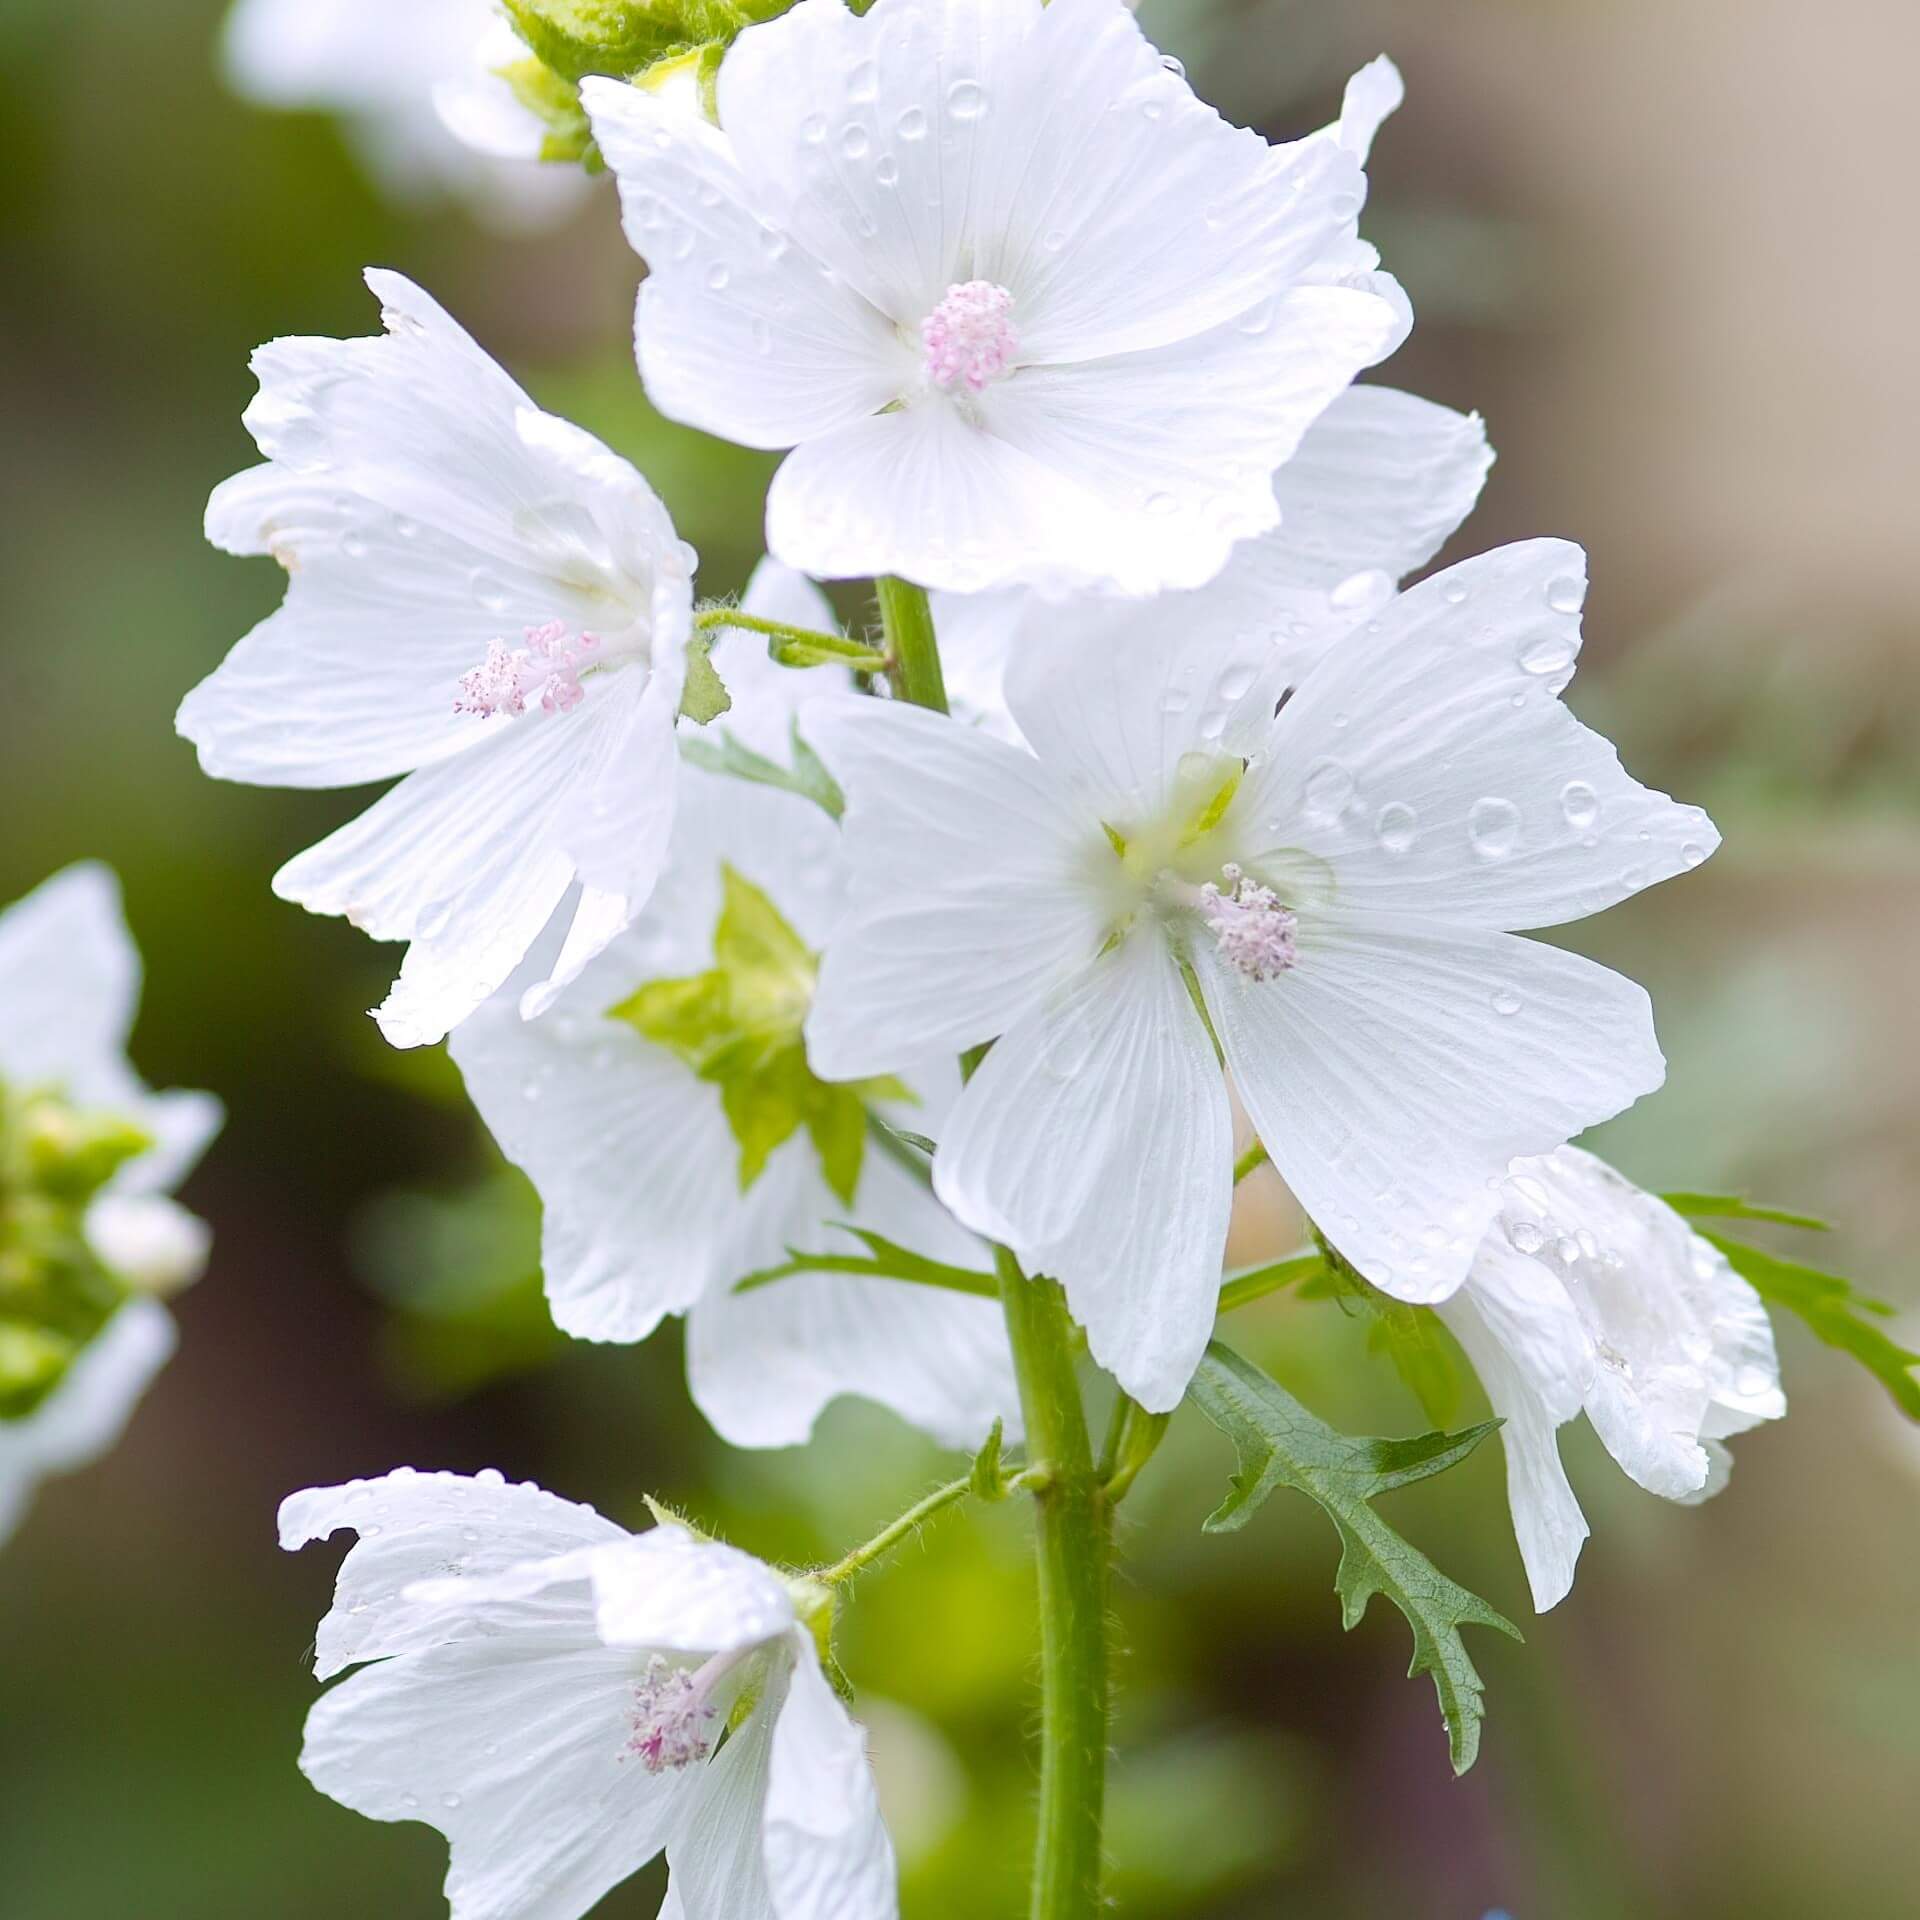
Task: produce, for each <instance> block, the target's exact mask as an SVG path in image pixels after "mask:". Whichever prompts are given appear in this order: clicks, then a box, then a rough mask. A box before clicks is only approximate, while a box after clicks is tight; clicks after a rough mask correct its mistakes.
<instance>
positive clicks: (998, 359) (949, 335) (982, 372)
mask: <svg viewBox="0 0 1920 1920" xmlns="http://www.w3.org/2000/svg"><path fill="white" fill-rule="evenodd" d="M920 343H921V345H922V346H923V347H925V348H926V352H927V378H928V379H929V380H931V381H932V382H933V384H934V385H935V386H936V387H955V386H958V385H959V384H960V383H961V382H962V381H964V382H965V383H966V385H967V386H969V387H970V388H971V389H972V390H973V391H974V392H975V393H978V392H979V391H980V390H981V388H982V387H984V386H985V385H986V384H987V383H988V381H990V380H997V379H998V378H999V377H1000V376H1001V375H1002V374H1003V373H1005V372H1006V370H1007V369H1008V368H1009V367H1010V366H1011V365H1012V364H1013V356H1014V355H1015V354H1016V353H1018V352H1019V351H1020V336H1019V334H1017V333H1016V332H1015V331H1014V328H1013V295H1012V294H1010V293H1009V292H1008V291H1007V290H1006V288H1005V287H996V286H995V285H994V284H993V282H992V281H991V280H967V281H963V282H962V283H961V284H960V285H959V286H957V287H949V288H948V289H947V291H946V293H945V294H944V296H943V297H942V298H941V301H940V304H939V305H938V306H937V307H935V308H934V310H933V311H932V312H931V313H930V314H928V315H927V317H926V318H925V319H924V320H922V321H921V322H920Z"/></svg>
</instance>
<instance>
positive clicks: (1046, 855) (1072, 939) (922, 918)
mask: <svg viewBox="0 0 1920 1920" xmlns="http://www.w3.org/2000/svg"><path fill="white" fill-rule="evenodd" d="M802 729H803V731H804V732H805V734H806V736H807V738H808V739H809V740H810V741H811V742H812V743H813V745H814V746H815V748H816V749H817V750H818V751H819V753H820V755H821V757H822V758H823V759H824V760H825V761H826V763H827V765H828V767H829V768H831V769H832V771H833V773H834V776H835V777H836V778H837V779H838V780H839V782H840V784H841V786H842V787H843V788H844V789H845V791H846V795H847V813H846V819H845V822H844V844H845V851H846V859H847V864H848V868H849V871H850V872H851V874H852V891H851V894H850V897H849V899H848V902H847V907H846V911H845V914H844V916H843V918H842V919H841V921H840V922H839V924H838V926H837V927H836V929H835V933H834V937H833V939H832V941H831V942H830V944H829V945H828V948H827V952H826V957H825V959H824V961H823V962H822V965H821V969H820V980H819V985H818V987H817V989H816V991H815V995H814V1003H813V1011H812V1012H811V1014H810V1015H809V1016H808V1019H807V1052H808V1057H809V1058H810V1059H811V1061H812V1062H813V1067H814V1071H815V1072H817V1073H819V1074H821V1075H823V1076H824V1077H826V1078H827V1079H831V1080H850V1079H858V1078H861V1077H862V1076H865V1075H868V1074H876V1073H891V1072H894V1071H896V1070H897V1069H899V1068H900V1067H902V1066H903V1065H907V1064H910V1063H912V1062H914V1061H916V1060H924V1059H925V1058H927V1057H928V1055H929V1054H933V1053H938V1052H946V1051H957V1050H958V1049H960V1048H962V1047H966V1046H970V1045H972V1044H973V1043H974V1042H976V1041H980V1040H988V1039H991V1038H992V1037H993V1036H994V1035H995V1034H997V1033H999V1032H1001V1031H1002V1030H1004V1029H1005V1028H1006V1027H1007V1026H1008V1025H1009V1024H1011V1022H1012V1021H1013V1020H1014V1019H1015V1018H1017V1017H1018V1016H1019V1014H1020V1013H1021V1012H1022V1010H1023V1009H1025V1008H1027V1007H1030V1006H1032V1005H1034V1004H1035V1003H1036V1002H1037V1001H1038V1000H1040V999H1041V998H1042V997H1043V996H1044V995H1045V994H1046V993H1048V992H1049V991H1050V990H1051V989H1052V988H1053V987H1055V986H1056V985H1058V984H1059V983H1060V982H1061V981H1063V980H1064V979H1066V978H1067V977H1068V976H1069V975H1070V974H1072V973H1073V972H1074V971H1075V970H1076V969H1077V968H1078V967H1079V966H1080V965H1082V964H1083V963H1084V962H1085V961H1086V960H1088V959H1090V958H1091V957H1092V955H1093V954H1095V953H1096V952H1098V950H1099V948H1100V944H1101V942H1102V940H1103V939H1104V938H1105V916H1104V913H1103V911H1102V908H1101V904H1100V901H1099V899H1098V897H1097V895H1096V894H1095V892H1094V890H1093V889H1092V888H1091V887H1090V886H1088V885H1087V884H1086V882H1085V878H1084V876H1085V873H1086V872H1087V871H1088V870H1089V868H1088V866H1087V863H1088V861H1089V859H1090V858H1091V857H1093V856H1094V855H1095V854H1098V855H1100V856H1104V857H1108V858H1110V857H1111V856H1110V853H1109V850H1108V849H1107V847H1106V844H1105V841H1104V839H1103V838H1102V837H1101V835H1100V829H1099V826H1098V824H1097V822H1096V820H1095V819H1094V817H1093V816H1091V815H1089V814H1088V813H1086V812H1085V810H1084V809H1082V808H1080V807H1078V806H1076V804H1075V803H1074V801H1073V798H1072V796H1071V794H1070V793H1069V792H1068V790H1067V788H1066V786H1065V783H1064V782H1062V781H1061V780H1059V779H1058V778H1057V777H1056V776H1054V775H1053V774H1052V773H1050V772H1049V770H1048V769H1047V768H1045V767H1044V766H1042V765H1041V763H1040V762H1039V761H1037V760H1035V759H1034V758H1033V757H1032V755H1030V754H1026V753H1022V752H1021V751H1020V750H1019V749H1018V748H1015V747H1010V746H1007V745H1005V744H1004V743H1002V742H1001V741H998V740H993V739H989V738H988V737H986V736H985V735H983V734H980V733H977V732H975V731H974V730H973V729H971V728H969V727H966V726H964V725H962V724H961V723H960V722H958V721H956V720H951V719H948V718H946V717H944V716H942V715H939V714H933V713H927V712H924V711H922V710H921V709H919V708H914V707H907V706H904V705H892V704H886V703H882V702H880V701H876V700H860V701H847V702H821V703H810V704H809V705H808V706H807V708H806V709H805V710H804V713H803V716H802Z"/></svg>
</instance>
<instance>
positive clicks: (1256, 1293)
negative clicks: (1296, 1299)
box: [1220, 1253, 1327, 1313]
mask: <svg viewBox="0 0 1920 1920" xmlns="http://www.w3.org/2000/svg"><path fill="white" fill-rule="evenodd" d="M1326 1270H1327V1267H1326V1262H1325V1261H1324V1260H1322V1259H1321V1258H1320V1256H1319V1254H1317V1253H1296V1254H1294V1255H1293V1256H1292V1257H1291V1258H1289V1259H1286V1260H1275V1261H1271V1262H1270V1263H1269V1264H1268V1265H1266V1266H1264V1267H1250V1268H1249V1269H1248V1270H1247V1271H1246V1272H1245V1273H1235V1274H1230V1275H1228V1277H1227V1280H1226V1282H1225V1284H1224V1285H1223V1286H1222V1287H1221V1289H1220V1311H1221V1312H1222V1313H1231V1312H1232V1311H1233V1310H1234V1308H1235V1307H1244V1306H1246V1305H1247V1304H1248V1303H1249V1302H1250V1301H1254V1300H1263V1299H1265V1298H1266V1296H1267V1295H1268V1294H1270V1293H1279V1292H1280V1291H1281V1290H1282V1289H1283V1288H1286V1287H1297V1286H1300V1285H1301V1284H1303V1283H1304V1282H1306V1281H1308V1280H1313V1279H1316V1278H1318V1277H1319V1276H1320V1275H1321V1274H1323V1273H1325V1272H1326Z"/></svg>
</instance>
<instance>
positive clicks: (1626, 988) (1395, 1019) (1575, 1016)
mask: <svg viewBox="0 0 1920 1920" xmlns="http://www.w3.org/2000/svg"><path fill="white" fill-rule="evenodd" d="M1194 959H1195V965H1196V968H1197V970H1198V973H1199V976H1200V983H1201V987H1202V990H1203V992H1204V993H1205V995H1206V1001H1207V1007H1208V1010H1209V1012H1210V1013H1211V1014H1212V1016H1213V1024H1214V1030H1215V1031H1216V1032H1217V1033H1218V1034H1219V1036H1220V1042H1221V1045H1222V1046H1223V1047H1224V1048H1225V1049H1226V1055H1227V1065H1228V1067H1229V1068H1230V1070H1231V1071H1232V1074H1233V1079H1234V1084H1235V1086H1236V1087H1237V1088H1238V1089H1239V1091H1240V1095H1241V1098H1242V1100H1243V1101H1244V1103H1245V1105H1246V1108H1247V1112H1248V1114H1249V1115H1250V1117H1251V1118H1252V1120H1253V1124H1254V1127H1255V1130H1256V1131H1257V1132H1258V1134H1259V1136H1260V1138H1261V1140H1262V1141H1263V1142H1264V1143H1265V1145H1266V1148H1267V1151H1268V1152H1269V1153H1270V1154H1271V1155H1272V1157H1273V1162H1274V1165H1275V1166H1276V1167H1278V1168H1279V1170H1280V1174H1281V1177H1282V1178H1283V1179H1284V1180H1285V1181H1286V1183H1287V1185H1288V1186H1289V1187H1291V1188H1292V1189H1293V1191H1294V1193H1295V1195H1296V1196H1297V1197H1298V1199H1299V1201H1300V1204H1301V1206H1302V1207H1303V1208H1305V1209H1306V1211H1307V1213H1308V1214H1309V1215H1310V1216H1311V1217H1312V1219H1313V1221H1314V1222H1315V1224H1316V1225H1317V1226H1318V1227H1319V1228H1320V1230H1321V1232H1323V1233H1324V1234H1325V1235H1326V1236H1327V1238H1328V1239H1329V1240H1330V1241H1332V1243H1333V1244H1334V1245H1335V1246H1336V1247H1337V1248H1338V1249H1339V1250H1340V1252H1341V1253H1342V1254H1344V1255H1345V1256H1346V1258H1347V1259H1348V1260H1350V1261H1351V1262H1352V1263H1353V1265H1354V1266H1355V1268H1357V1269H1358V1271H1359V1272H1360V1273H1361V1274H1362V1275H1364V1276H1365V1277H1366V1278H1367V1279H1368V1280H1370V1281H1372V1282H1373V1284H1374V1285H1375V1286H1378V1287H1380V1288H1382V1289H1383V1290H1384V1291H1386V1292H1388V1293H1391V1294H1394V1295H1395V1296H1397V1297H1398V1298H1400V1299H1403V1300H1414V1301H1434V1300H1444V1299H1445V1298H1446V1297H1447V1296H1448V1295H1449V1294H1450V1293H1452V1292H1453V1291H1454V1289H1455V1288H1456V1287H1457V1286H1459V1284H1460V1282H1461V1281H1462V1280H1463V1279H1464V1278H1465V1277H1466V1274H1467V1271H1468V1268H1469V1266H1470V1265H1471V1262H1472V1259H1473V1255H1474V1251H1475V1249H1476V1247H1477V1246H1478V1245H1479V1243H1480V1239H1481V1236H1482V1234H1483V1232H1484V1231H1485V1229H1486V1226H1487V1223H1488V1222H1489V1220H1490V1219H1491V1218H1492V1217H1493V1214H1494V1211H1495V1209H1496V1207H1497V1206H1498V1205H1499V1195H1498V1192H1497V1190H1496V1189H1497V1185H1498V1182H1499V1180H1500V1177H1501V1176H1502V1175H1503V1174H1504V1173H1505V1172H1506V1169H1507V1163H1508V1162H1509V1161H1510V1160H1512V1159H1513V1158H1514V1157H1515V1156H1516V1155H1519V1154H1526V1153H1538V1152H1541V1151H1544V1150H1545V1149H1547V1148H1549V1147H1553V1146H1557V1145H1559V1144H1560V1142H1562V1141H1564V1140H1566V1139H1568V1138H1569V1137H1570V1136H1572V1135H1573V1134H1576V1133H1579V1132H1581V1131H1582V1130H1583V1129H1584V1128H1586V1127H1589V1126H1593V1125H1595V1124H1597V1123H1598V1122H1599V1121H1601V1120H1604V1119H1607V1118H1608V1117H1609V1116H1611V1115H1612V1114H1615V1113H1618V1112H1619V1111H1620V1110H1621V1109H1622V1108H1624V1107H1626V1106H1628V1105H1630V1104H1631V1103H1632V1102H1633V1101H1634V1100H1636V1099H1638V1098H1639V1097H1640V1095H1641V1094H1643V1093H1648V1092H1650V1091H1652V1089H1653V1088H1655V1087H1657V1086H1658V1085H1659V1084H1660V1081H1661V1079H1662V1077H1663V1075H1664V1072H1665V1063H1664V1062H1663V1060H1662V1059H1661V1055H1660V1049H1659V1047H1658V1045H1657V1044H1656V1043H1655V1040H1654V1037H1653V1019H1652V1012H1651V1009H1650V1007H1649V1005H1648V1001H1647V996H1646V994H1645V993H1644V992H1643V991H1642V990H1641V988H1639V987H1638V986H1636V985H1635V984H1634V983H1633V982H1632V981H1630V980H1627V979H1624V978H1622V977H1621V976H1620V975H1619V974H1617V973H1611V972H1609V971H1608V970H1607V969H1606V968H1605V967H1599V966H1596V965H1594V963H1593V962H1592V961H1590V960H1583V959H1581V958H1580V957H1579V956H1578V955H1576V954H1571V953H1563V952H1561V951H1560V950H1559V949H1557V948H1554V947H1548V946H1543V945H1541V944H1540V943H1539V942H1537V941H1532V940H1521V939H1516V938H1513V937H1511V936H1508V935H1503V934H1488V933H1480V932H1473V931H1457V930H1454V929H1451V928H1446V927H1440V926H1435V925H1432V924H1430V923H1428V924H1422V923H1419V922H1413V921H1408V922H1398V923H1397V922H1392V921H1386V920H1380V919H1370V918H1362V917H1359V916H1357V915H1345V914H1333V913H1317V914H1314V915H1311V916H1309V915H1307V914H1302V916H1301V920H1300V926H1299V943H1298V957H1297V960H1296V962H1295V964H1294V965H1293V966H1292V967H1291V968H1289V969H1288V970H1287V971H1286V972H1284V973H1282V974H1280V975H1279V976H1278V977H1277V978H1275V979H1271V980H1266V981H1254V980H1250V979H1248V978H1247V977H1245V976H1244V975H1242V974H1240V973H1238V972H1235V971H1234V970H1233V969H1232V968H1231V967H1229V966H1228V965H1227V963H1226V962H1225V961H1224V960H1222V959H1221V958H1220V957H1219V955H1218V954H1217V953H1215V952H1214V951H1213V949H1212V948H1211V947H1203V948H1200V949H1198V950H1196V952H1195V955H1194Z"/></svg>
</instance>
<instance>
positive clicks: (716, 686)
mask: <svg viewBox="0 0 1920 1920" xmlns="http://www.w3.org/2000/svg"><path fill="white" fill-rule="evenodd" d="M732 710H733V695H732V694H730V693H729V692H728V691H727V683H726V682H725V681H724V680H722V679H721V678H720V670H719V668H718V667H716V666H715V665H714V664H713V635H712V634H710V633H699V632H696V633H694V634H693V635H692V636H690V638H689V639H688V641H687V678H686V683H685V684H684V685H683V686H682V687H681V689H680V713H681V716H682V718H684V719H687V720H691V721H692V722H693V723H694V725H695V726H697V727H705V726H710V725H711V724H712V723H713V722H714V721H715V720H718V719H719V718H720V716H721V715H722V714H723V713H730V712H732Z"/></svg>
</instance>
